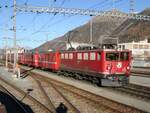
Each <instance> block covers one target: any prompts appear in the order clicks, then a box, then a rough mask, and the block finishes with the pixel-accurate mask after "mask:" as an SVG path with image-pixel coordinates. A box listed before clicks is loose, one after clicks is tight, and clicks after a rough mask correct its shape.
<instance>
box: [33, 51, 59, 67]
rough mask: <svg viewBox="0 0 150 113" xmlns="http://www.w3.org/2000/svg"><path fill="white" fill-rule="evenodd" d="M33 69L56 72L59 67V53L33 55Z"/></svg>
mask: <svg viewBox="0 0 150 113" xmlns="http://www.w3.org/2000/svg"><path fill="white" fill-rule="evenodd" d="M34 65H35V67H40V68H46V69H50V70H58V69H59V67H60V53H59V52H47V53H39V54H36V55H34Z"/></svg>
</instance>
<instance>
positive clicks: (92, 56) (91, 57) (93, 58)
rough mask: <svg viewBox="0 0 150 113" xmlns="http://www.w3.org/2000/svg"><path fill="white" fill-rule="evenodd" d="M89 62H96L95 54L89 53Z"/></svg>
mask: <svg viewBox="0 0 150 113" xmlns="http://www.w3.org/2000/svg"><path fill="white" fill-rule="evenodd" d="M90 60H96V55H95V53H94V52H93V53H90Z"/></svg>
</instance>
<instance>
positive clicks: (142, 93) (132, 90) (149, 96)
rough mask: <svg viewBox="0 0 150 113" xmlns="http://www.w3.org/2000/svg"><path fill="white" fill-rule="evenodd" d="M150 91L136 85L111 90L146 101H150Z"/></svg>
mask: <svg viewBox="0 0 150 113" xmlns="http://www.w3.org/2000/svg"><path fill="white" fill-rule="evenodd" d="M149 89H150V88H148V87H143V86H138V85H134V84H129V85H128V86H123V87H117V88H111V90H115V91H118V92H121V93H125V94H128V95H130V96H133V97H136V98H139V99H144V100H146V101H150V90H149Z"/></svg>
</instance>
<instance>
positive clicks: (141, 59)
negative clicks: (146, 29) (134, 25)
mask: <svg viewBox="0 0 150 113" xmlns="http://www.w3.org/2000/svg"><path fill="white" fill-rule="evenodd" d="M118 46H119V49H129V50H131V51H132V56H133V66H141V67H150V43H149V40H148V39H145V40H143V41H139V42H134V41H133V42H129V43H120V44H118Z"/></svg>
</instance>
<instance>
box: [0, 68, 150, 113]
mask: <svg viewBox="0 0 150 113" xmlns="http://www.w3.org/2000/svg"><path fill="white" fill-rule="evenodd" d="M24 68H26V69H31V68H28V67H24ZM32 71H33V72H35V73H39V74H41V75H43V76H46V77H49V78H52V79H55V80H58V81H63V82H64V83H66V84H69V85H72V86H74V87H77V88H80V89H84V90H86V91H88V92H91V93H94V94H97V95H99V96H102V97H105V98H108V99H111V100H114V101H117V102H119V103H123V104H126V105H129V106H133V107H135V108H137V109H140V110H143V111H145V112H150V101H145V100H140V99H138V98H134V97H131V96H129V95H125V94H122V93H121V94H120V93H117V92H113V91H110V90H108V89H107V88H103V87H97V86H93V85H90V84H88V83H85V82H82V81H78V80H74V79H71V78H66V77H62V76H56V74H54V73H50V72H45V71H42V70H38V69H35V70H32ZM0 77H2V78H4V79H5V80H7V81H9V82H11V83H14V84H15V85H16V86H18V87H20V88H21V89H24V90H25V89H27V88H31V87H32V88H34V86H33V81H32V80H31V79H29V78H28V77H26V78H24V79H20V78H14V76H13V74H12V73H10V72H7V71H6V70H5V69H4V68H3V67H0ZM34 92H35V91H34Z"/></svg>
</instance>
